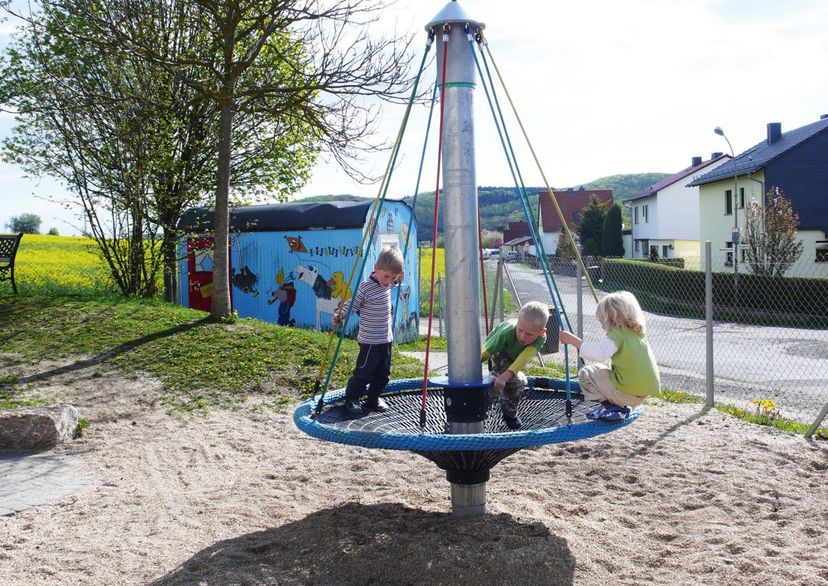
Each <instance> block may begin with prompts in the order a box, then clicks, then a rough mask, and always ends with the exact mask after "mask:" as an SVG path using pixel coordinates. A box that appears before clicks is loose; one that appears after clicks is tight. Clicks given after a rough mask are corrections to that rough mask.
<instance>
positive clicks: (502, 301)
mask: <svg viewBox="0 0 828 586" xmlns="http://www.w3.org/2000/svg"><path fill="white" fill-rule="evenodd" d="M498 263H499V264H498V270H499V271H500V321H501V322H503V313H504V309H505V307H506V301H505V299H506V295H505V293H504V292H505V290H506V280H505V279H504V278H503V273H504V272H505V271H504V270H503V267H505V266H506V265H504V264H503V252H502V251H501V253H500V260H499V261H498Z"/></svg>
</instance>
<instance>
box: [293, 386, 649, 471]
mask: <svg viewBox="0 0 828 586" xmlns="http://www.w3.org/2000/svg"><path fill="white" fill-rule="evenodd" d="M422 384H423V383H422V379H404V380H397V381H391V382H390V383H389V384H388V387H387V388H386V392H384V393H383V395H382V396H383V398H384V399H385V401H386V402H387V403H388V406H389V409H388V411H386V412H384V413H377V412H366V413H365V414H363V415H354V414H352V413H350V412H349V411H347V410H346V409H345V407H344V406H343V405H342V404H341V402H342V400H343V399H344V398H345V390H344V389H339V390H337V391H331V392H329V393H328V394H326V396H325V402H324V406H323V409H322V411H321V412H320V413H319V414H318V415H316V416H315V417H314V416H313V414H314V411H315V408H316V401H315V400H313V399H309V400H307V401H305V402H304V403H302V404H301V405H300V406H299V407H298V408H297V409H296V411H295V412H294V415H293V419H294V421H295V423H296V425H297V426H298V427H299V428H300V429H301V430H302V431H304V432H305V433H307V434H308V435H311V436H313V437H316V438H319V439H323V440H327V441H332V442H336V443H341V444H350V445H356V446H364V447H369V448H385V449H391V450H410V451H412V452H415V453H417V454H420V455H422V456H424V457H426V458H428V459H429V460H431V461H433V462H434V463H436V464H437V465H438V466H439V467H440V468H442V469H444V470H447V471H452V470H464V471H467V472H468V471H475V470H477V471H480V474H481V480H479V481H483V480H485V479H487V478H488V470H489V469H490V468H492V467H493V466H494V465H495V464H497V463H498V462H499V461H500V460H502V459H503V458H505V457H507V456H509V455H510V454H514V453H515V452H517V451H518V450H520V449H521V448H525V447H529V446H540V445H545V444H553V443H560V442H569V441H575V440H580V439H584V438H589V437H592V436H596V435H600V434H603V433H607V432H610V431H615V430H617V429H619V428H621V427H624V426H626V425H629V424H630V423H632V422H633V421H635V419H636V418H637V417H638V415H639V410H638V409H635V410H633V411H632V412H631V413H630V415H629V417H627V419H625V420H622V421H618V422H612V423H608V422H604V421H592V420H589V419H587V418H586V417H585V414H586V412H587V411H589V410H590V409H592V408H594V407H595V406H596V403H594V402H592V401H585V400H584V398H583V395H581V394H578V393H573V394H572V395H571V397H572V418H571V420H569V419H567V417H566V393H565V392H564V389H565V381H563V380H559V379H548V378H529V385H528V386H527V388H526V391H525V392H524V394H523V398H521V400H520V403H519V404H518V415H520V418H521V419H522V421H523V427H522V428H521V429H520V430H518V431H512V430H510V429H509V428H508V427H506V424H505V423H504V421H503V417H502V416H501V413H500V408H499V407H498V406H495V407H492V408H491V409H490V410H489V412H488V413H487V416H486V419H485V421H484V430H483V432H482V433H477V434H450V433H447V431H446V410H445V405H444V400H443V397H444V392H445V390H444V389H443V388H441V387H434V388H431V387H430V388H429V391H428V407H427V410H426V422H425V426H424V427H422V428H421V427H420V423H419V415H420V404H421V403H420V402H421V392H422ZM570 384H571V387H572V389H573V390H578V391H579V390H580V388H579V386H578V384H577V382H575V381H572V382H571V383H570ZM469 392H482V391H469ZM484 471H485V473H484ZM484 477H485V478H484Z"/></svg>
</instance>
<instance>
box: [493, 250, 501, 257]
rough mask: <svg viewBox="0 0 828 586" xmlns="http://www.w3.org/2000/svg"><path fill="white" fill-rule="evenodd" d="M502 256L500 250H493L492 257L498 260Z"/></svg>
mask: <svg viewBox="0 0 828 586" xmlns="http://www.w3.org/2000/svg"><path fill="white" fill-rule="evenodd" d="M499 256H500V249H499V248H492V253H491V257H492V258H497V257H499Z"/></svg>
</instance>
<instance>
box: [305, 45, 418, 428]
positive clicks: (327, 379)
mask: <svg viewBox="0 0 828 586" xmlns="http://www.w3.org/2000/svg"><path fill="white" fill-rule="evenodd" d="M433 40H434V35H433V34H429V35H428V41H427V42H426V47H425V51H424V52H423V58H422V60H421V61H420V70H419V71H418V72H417V78H416V79H415V80H414V87H412V88H411V96H410V97H409V99H408V105H407V106H406V109H405V115H404V116H403V121H402V128H401V129H400V137H399V140H398V141H397V144H396V145H395V147H394V153H393V155H392V157H391V166H390V168H389V171H388V176H387V177H386V178H385V185H384V186H383V190H382V194H381V195H380V198H379V200H378V201H377V202H375V206H374V208H375V211H373V212H372V214H371V216H372V217H373V218H375V219H374V225H373V226H367V228H371V229H374V228H376V226H377V225H378V224H379V218H380V215H381V214H382V206H383V204H384V203H385V197H386V195H387V194H388V185H389V184H390V183H391V176H392V175H393V173H394V165H395V163H396V162H397V156H398V155H399V154H400V148H401V147H402V138H403V136H404V135H405V129H406V127H407V126H408V116H409V114H410V113H411V105H412V104H413V103H414V98H415V96H416V95H417V88H418V87H419V84H420V77H421V76H422V74H423V69H424V68H425V62H426V57H428V52H429V50H430V49H431V45H432V41H433ZM410 232H411V230H409V234H410ZM372 242H373V234H372V235H370V236H369V237H368V242H367V244H368V245H367V246H366V247H365V249H364V250H363V251H361V254H362V262H361V263H360V266H359V271H358V272H357V274H358V275H364V274H365V265H366V264H367V263H368V251H369V250H370V249H371V244H372ZM357 286H358V285H357ZM398 299H399V298H398ZM353 309H354V304H353V300H352V302H351V303H349V304H348V313H347V314H346V315H345V319H344V320H343V322H342V328H341V330H340V332H339V338H338V340H337V342H336V349H335V350H334V354H333V357H332V359H331V364H330V366H329V367H328V374H327V375H326V376H325V384H324V385H323V386H322V393H321V396H320V397H319V401H318V403H317V406H316V413H320V412H321V411H322V406H323V404H324V399H325V393H326V392H327V390H328V385H329V384H330V382H331V378H332V377H333V370H334V366H336V359H337V358H338V357H339V351H340V349H341V348H342V341H343V340H344V339H345V331H346V330H347V327H348V320H349V319H350V317H351V314H352V313H353ZM394 311H395V312H396V307H395V309H394ZM392 331H393V328H392ZM311 400H313V399H311Z"/></svg>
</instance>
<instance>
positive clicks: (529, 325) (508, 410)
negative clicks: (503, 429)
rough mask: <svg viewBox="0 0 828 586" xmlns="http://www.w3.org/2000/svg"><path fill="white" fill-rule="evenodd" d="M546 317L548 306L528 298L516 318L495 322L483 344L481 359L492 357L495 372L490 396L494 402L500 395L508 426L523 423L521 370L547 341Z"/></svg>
mask: <svg viewBox="0 0 828 586" xmlns="http://www.w3.org/2000/svg"><path fill="white" fill-rule="evenodd" d="M548 319H549V308H547V307H546V305H544V304H543V303H539V302H537V301H530V302H529V303H527V304H526V305H524V306H523V307H521V308H520V311H519V312H518V317H517V320H508V321H504V322H501V323H500V324H498V326H497V327H496V328H495V329H493V330H492V331H491V333H490V334H489V335H488V336H487V337H486V341H485V342H484V344H483V353H482V361H483V362H485V361H486V360H488V359H489V358H491V359H492V368H491V372H492V374H493V375H495V378H494V381H492V388H491V390H490V399H491V400H492V401H493V402H494V401H495V400H497V398H498V397H499V396H500V395H501V394H502V395H503V400H502V401H501V405H500V409H501V411H502V412H503V421H505V422H506V425H507V426H508V427H509V429H520V427H521V425H523V422H521V420H520V417H519V416H518V414H517V406H518V401H520V397H521V396H522V395H523V390H524V389H525V388H526V382H527V381H526V375H525V374H523V372H522V371H523V367H524V366H526V363H527V362H529V360H531V359H532V357H533V356H534V355H535V354H536V353H537V352H538V351H539V350H540V349H541V347H542V346H543V343H544V342H545V341H546V322H547V320H548Z"/></svg>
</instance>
